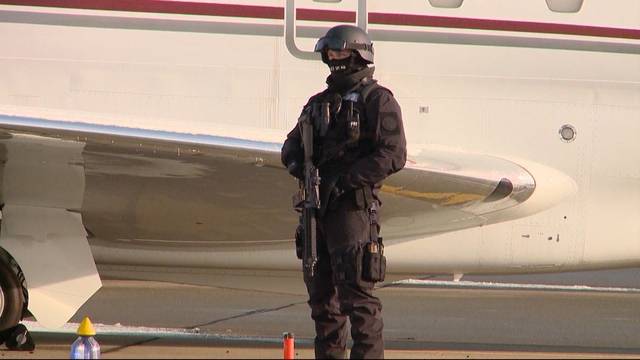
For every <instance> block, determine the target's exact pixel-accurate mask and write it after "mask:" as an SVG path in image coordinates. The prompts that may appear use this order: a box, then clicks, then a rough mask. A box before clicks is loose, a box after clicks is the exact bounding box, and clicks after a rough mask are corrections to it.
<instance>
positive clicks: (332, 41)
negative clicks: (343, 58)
mask: <svg viewBox="0 0 640 360" xmlns="http://www.w3.org/2000/svg"><path fill="white" fill-rule="evenodd" d="M372 48H373V46H371V45H367V44H360V43H348V42H346V41H344V40H340V39H336V38H328V37H321V38H320V39H319V40H318V42H317V43H316V47H315V49H314V50H313V51H315V52H322V51H324V50H325V49H329V50H344V49H351V50H369V51H371V50H372Z"/></svg>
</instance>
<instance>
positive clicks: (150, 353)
mask: <svg viewBox="0 0 640 360" xmlns="http://www.w3.org/2000/svg"><path fill="white" fill-rule="evenodd" d="M103 270H104V269H103ZM122 271H123V270H121V269H110V272H111V274H112V275H111V276H113V277H117V278H119V279H115V278H114V279H112V280H105V281H104V284H103V288H102V289H101V290H100V291H98V293H96V295H94V296H93V297H92V298H91V299H90V301H89V302H87V303H86V304H85V305H84V306H83V307H82V308H81V309H80V310H79V311H78V313H77V314H76V316H75V317H74V318H73V319H72V320H71V321H72V322H75V323H78V322H79V321H80V320H81V319H82V317H83V316H85V315H88V316H90V318H91V320H92V321H93V322H94V324H96V327H97V329H96V330H97V332H98V335H97V336H96V339H97V340H98V341H99V342H100V343H101V346H102V357H103V358H281V357H282V345H281V336H282V333H283V332H293V333H295V335H296V353H297V355H296V357H297V358H312V357H313V350H312V341H313V340H312V339H313V335H314V331H313V323H312V321H311V319H310V317H309V310H308V306H307V304H306V296H305V294H304V289H303V288H302V286H300V284H299V283H296V282H295V281H294V282H292V281H288V280H284V281H278V283H279V284H280V286H269V284H264V283H261V285H263V286H254V285H250V286H247V287H245V288H242V287H234V286H229V285H230V284H226V283H225V284H220V283H216V281H208V282H209V284H200V285H192V284H184V283H176V282H163V281H157V280H153V279H145V280H135V279H123V278H124V277H126V276H122V275H123V274H124V273H123V272H122ZM108 272H109V271H107V272H105V274H106V273H108ZM144 272H146V273H147V274H148V275H152V276H147V277H150V278H153V277H159V278H168V277H167V276H166V273H164V274H163V273H162V272H158V271H148V270H147V269H145V271H144ZM118 275H120V276H118ZM209 275H210V274H205V273H194V272H190V273H188V276H189V277H190V278H191V279H192V280H194V281H193V282H196V283H197V282H199V281H200V280H198V279H204V278H207V279H211V278H212V277H211V276H209ZM103 277H104V274H103ZM107 277H108V276H107ZM129 277H130V278H135V277H140V276H139V274H138V275H135V276H129ZM267 277H269V278H273V277H271V276H267ZM221 278H224V279H228V278H229V276H222V277H221ZM276 278H277V277H276ZM236 280H237V279H236ZM280 280H282V279H280ZM289 280H291V279H289ZM202 282H205V281H202ZM283 282H284V283H286V284H289V285H288V286H282V283H283ZM243 283H251V282H250V281H246V282H243ZM237 284H238V285H240V282H237ZM231 285H233V280H232V282H231ZM387 285H388V286H385V287H383V288H380V289H378V290H377V291H376V293H377V295H378V296H379V297H380V298H381V299H382V302H383V304H384V309H383V315H384V319H385V329H384V336H385V342H386V349H387V351H386V357H387V358H444V359H448V358H514V357H515V358H621V357H625V358H626V357H629V358H640V337H639V336H638V334H639V333H640V316H639V315H640V293H638V292H628V293H627V292H601V291H584V292H580V291H561V290H557V291H542V290H522V289H483V288H473V289H465V288H444V287H440V286H435V287H422V286H413V285H412V286H408V285H397V284H395V285H393V284H392V285H389V284H387ZM75 326H77V324H70V325H68V326H67V327H65V328H64V329H61V330H57V331H55V332H51V331H49V330H46V329H42V328H40V327H39V326H38V324H37V322H27V327H28V328H30V329H31V331H32V334H33V335H34V338H35V340H36V343H37V348H36V350H35V351H34V352H31V353H24V352H22V353H19V352H10V351H0V357H3V358H68V356H69V353H68V351H69V347H70V344H71V343H72V342H73V340H74V339H75V337H76V336H75V334H74V327H75Z"/></svg>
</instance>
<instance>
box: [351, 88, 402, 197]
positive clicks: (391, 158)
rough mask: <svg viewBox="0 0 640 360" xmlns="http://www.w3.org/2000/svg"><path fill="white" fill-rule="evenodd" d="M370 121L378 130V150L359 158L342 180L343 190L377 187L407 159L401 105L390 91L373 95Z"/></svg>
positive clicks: (367, 108) (368, 107)
mask: <svg viewBox="0 0 640 360" xmlns="http://www.w3.org/2000/svg"><path fill="white" fill-rule="evenodd" d="M366 115H367V121H368V122H371V125H372V126H374V128H375V139H374V140H375V149H374V151H373V152H372V153H371V154H369V155H368V156H366V157H363V158H361V159H359V160H358V161H357V162H356V163H355V164H354V165H353V166H352V167H351V168H350V169H349V171H348V172H347V174H346V175H345V176H344V178H343V179H341V181H340V186H342V187H343V188H344V190H349V189H357V188H361V187H363V186H365V185H369V186H375V185H376V184H378V183H380V182H381V181H382V180H384V179H385V178H386V177H387V176H389V175H391V174H393V173H395V172H398V171H400V170H401V169H402V168H403V167H404V165H405V162H406V160H407V141H406V139H405V136H404V127H403V125H402V113H401V111H400V105H398V102H397V101H396V99H395V98H394V97H393V94H391V92H390V91H388V90H386V89H382V90H379V91H375V92H374V93H373V94H371V95H370V99H368V101H367V104H366Z"/></svg>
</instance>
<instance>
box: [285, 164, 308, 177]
mask: <svg viewBox="0 0 640 360" xmlns="http://www.w3.org/2000/svg"><path fill="white" fill-rule="evenodd" d="M287 171H289V174H291V176H293V177H295V178H298V179H300V180H304V166H302V164H300V163H299V162H297V161H292V162H290V163H289V164H288V165H287Z"/></svg>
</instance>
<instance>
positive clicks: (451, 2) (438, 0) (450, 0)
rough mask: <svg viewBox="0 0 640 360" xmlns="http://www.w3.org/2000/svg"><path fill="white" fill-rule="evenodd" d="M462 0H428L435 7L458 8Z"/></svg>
mask: <svg viewBox="0 0 640 360" xmlns="http://www.w3.org/2000/svg"><path fill="white" fill-rule="evenodd" d="M463 1H464V0H429V4H431V6H433V7H437V8H450V9H454V8H459V7H460V6H462V2H463Z"/></svg>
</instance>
